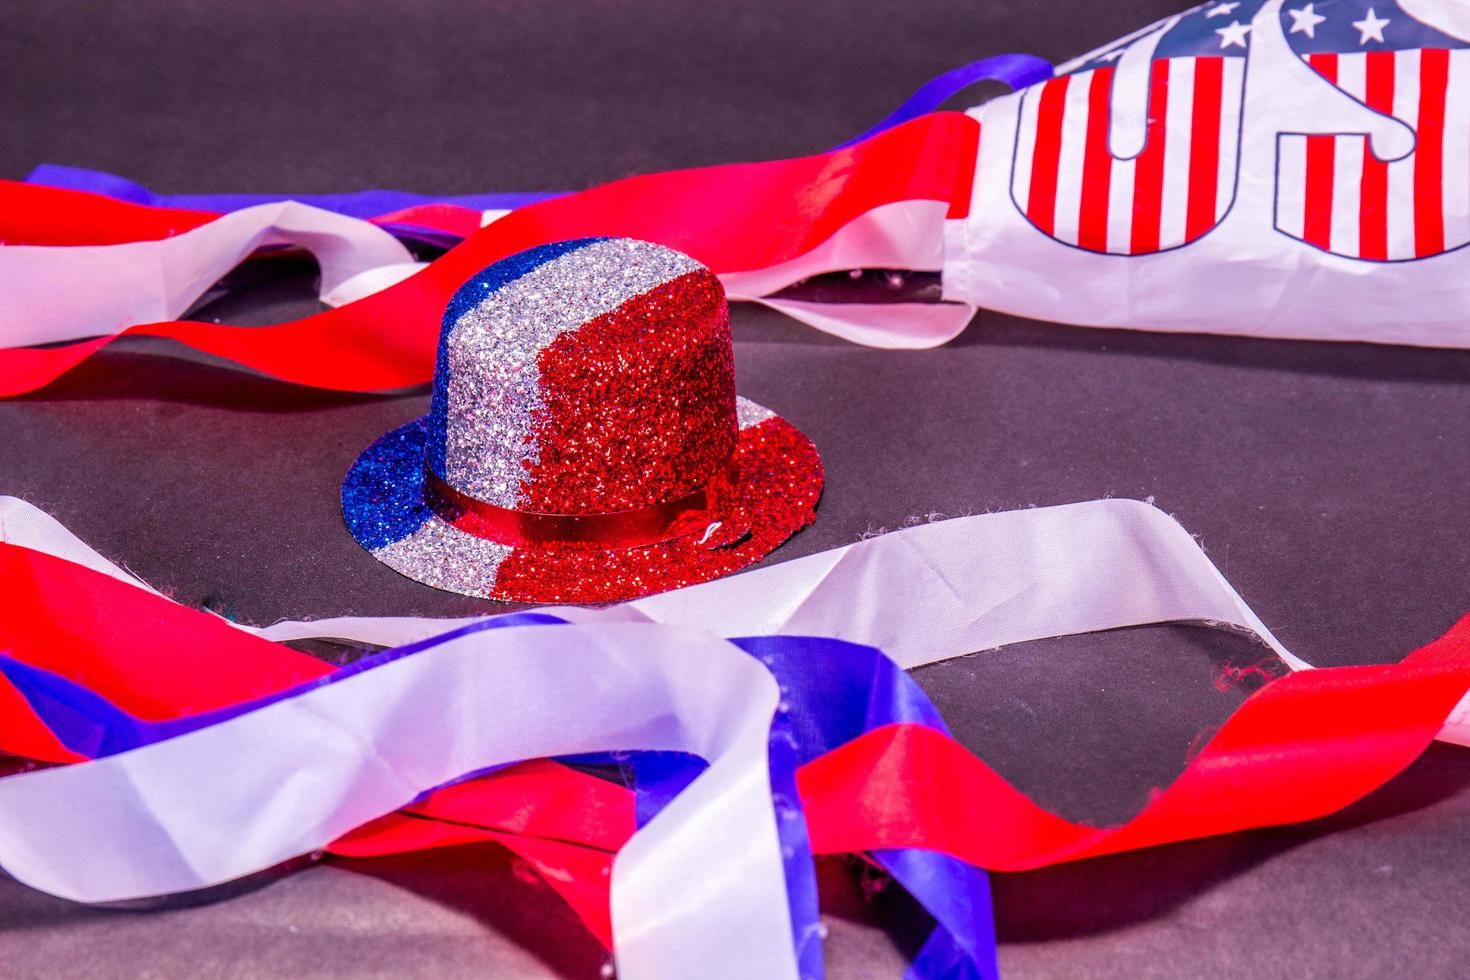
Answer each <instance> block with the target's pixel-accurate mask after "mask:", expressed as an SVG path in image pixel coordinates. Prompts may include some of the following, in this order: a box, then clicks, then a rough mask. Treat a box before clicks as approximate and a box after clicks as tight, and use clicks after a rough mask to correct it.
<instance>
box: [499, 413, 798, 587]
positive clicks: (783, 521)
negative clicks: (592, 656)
mask: <svg viewBox="0 0 1470 980" xmlns="http://www.w3.org/2000/svg"><path fill="white" fill-rule="evenodd" d="M735 452H736V461H737V463H738V465H739V468H740V477H739V479H740V488H739V493H738V495H737V496H736V498H735V499H734V500H733V501H732V506H731V509H730V510H729V512H728V513H727V514H726V515H725V523H726V528H725V529H728V528H730V527H733V528H736V529H742V528H749V534H748V535H743V536H741V537H739V538H738V539H737V541H736V542H735V543H731V544H726V545H725V546H724V547H719V546H718V545H719V544H720V543H721V542H723V541H726V540H728V536H727V534H724V533H716V534H714V535H711V536H710V538H709V539H708V540H706V541H704V542H703V543H702V544H701V543H700V538H701V536H702V535H701V534H688V535H685V536H684V537H682V538H678V539H676V540H673V541H666V542H663V543H661V544H656V545H649V546H647V547H643V548H626V549H621V550H611V551H609V550H596V549H588V548H578V547H555V546H553V547H548V548H527V549H517V550H516V551H514V552H512V553H511V554H510V556H509V557H507V558H506V559H505V561H504V562H502V563H501V565H500V570H499V574H498V575H497V576H496V580H495V590H494V592H493V593H492V594H491V598H495V599H507V600H515V601H520V602H548V603H558V602H562V603H598V602H618V601H621V600H624V599H635V598H637V597H638V596H644V595H649V594H651V593H654V592H665V591H667V590H669V589H677V588H681V587H683V586H686V585H694V584H696V583H699V582H707V581H709V580H710V579H714V578H719V577H720V576H721V575H728V574H729V573H731V572H734V571H738V570H739V569H741V568H744V567H746V566H747V565H750V564H752V563H754V562H757V561H759V560H760V559H762V558H764V557H765V556H766V555H768V554H770V553H771V552H772V551H773V550H775V548H776V546H777V545H779V544H780V543H781V542H782V541H785V540H786V539H787V538H788V537H790V536H791V535H792V534H795V533H796V532H797V531H799V530H801V529H802V528H804V527H806V526H807V525H808V524H810V523H811V522H812V521H813V520H815V518H816V508H817V501H818V500H819V499H820V498H821V495H822V461H821V458H820V457H819V456H818V455H817V449H816V447H815V446H813V445H812V444H811V441H810V440H808V439H807V438H806V436H804V435H802V434H801V433H800V432H799V431H797V429H796V428H795V427H794V426H792V425H791V424H790V423H789V422H786V421H785V420H783V419H780V418H772V419H767V420H766V421H764V422H761V423H759V424H758V425H753V426H751V427H750V428H748V429H745V430H743V431H742V432H741V433H740V441H739V444H738V445H737V447H736V450H735ZM725 529H722V530H725Z"/></svg>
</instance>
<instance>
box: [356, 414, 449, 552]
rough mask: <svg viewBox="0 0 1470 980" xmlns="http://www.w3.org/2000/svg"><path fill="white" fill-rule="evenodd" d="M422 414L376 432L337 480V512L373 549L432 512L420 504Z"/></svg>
mask: <svg viewBox="0 0 1470 980" xmlns="http://www.w3.org/2000/svg"><path fill="white" fill-rule="evenodd" d="M427 438H428V425H427V422H426V420H425V419H422V418H419V419H414V420H413V421H412V422H410V423H408V424H407V425H402V426H399V427H398V428H396V429H394V430H393V431H392V432H389V433H387V434H386V435H383V436H381V437H380V438H379V439H378V441H377V442H375V443H373V444H372V445H371V446H369V447H368V448H367V449H366V451H364V452H363V454H362V455H361V456H359V457H357V462H355V463H353V464H352V469H350V470H348V471H347V478H346V479H345V480H343V481H342V517H343V518H344V519H345V520H346V522H347V530H349V531H351V532H352V536H353V537H354V538H356V539H357V542H358V544H360V545H362V546H363V547H364V548H366V549H367V550H369V551H376V550H377V549H379V548H382V547H384V546H386V545H390V544H392V543H393V542H394V541H400V540H402V539H403V538H406V537H408V536H409V535H410V534H412V533H413V532H415V531H417V530H418V529H419V528H420V527H422V526H423V524H424V522H425V521H427V520H428V519H429V518H430V516H431V515H432V512H431V511H430V510H429V508H428V507H427V506H426V505H425V504H424V444H425V442H426V441H427Z"/></svg>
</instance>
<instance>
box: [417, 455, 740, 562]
mask: <svg viewBox="0 0 1470 980" xmlns="http://www.w3.org/2000/svg"><path fill="white" fill-rule="evenodd" d="M738 473H739V465H738V464H737V463H736V462H735V460H734V459H733V458H732V459H730V460H729V461H727V462H726V463H724V464H722V465H721V466H720V468H719V469H718V470H717V471H716V472H715V474H714V476H712V477H711V478H710V480H709V482H708V483H706V484H704V485H702V486H699V487H696V488H695V489H694V490H691V491H690V492H689V493H686V494H684V495H683V496H682V497H678V498H675V499H674V500H667V501H663V502H662V503H657V504H650V505H649V506H647V507H639V508H636V509H634V510H624V511H616V512H613V513H606V514H537V513H532V512H530V511H522V510H512V509H510V508H508V507H500V506H498V505H496V504H492V503H490V502H489V501H485V500H481V499H479V498H478V497H473V496H471V495H469V494H467V493H462V492H461V491H459V490H456V489H455V488H454V487H452V486H450V485H449V484H448V483H446V482H445V481H444V480H443V479H442V478H441V477H440V476H439V474H437V473H435V472H434V471H433V469H432V468H431V467H429V466H427V465H425V467H424V502H425V503H426V504H428V505H429V508H430V509H431V510H433V511H434V513H435V514H437V515H438V516H439V518H440V519H441V520H443V521H445V522H446V523H448V524H451V525H453V526H454V527H456V528H458V529H459V530H461V531H464V532H465V533H466V534H473V535H474V536H476V537H479V538H485V539H487V540H490V541H495V542H498V543H500V544H506V545H511V546H512V547H517V548H524V547H538V546H544V545H548V544H579V545H596V546H599V547H603V548H633V547H638V546H641V545H648V544H656V543H657V542H660V541H668V540H670V539H671V538H676V537H679V536H681V535H684V534H690V533H692V532H695V531H701V530H707V528H708V527H709V526H710V525H711V524H714V523H718V522H719V520H720V516H719V509H720V501H721V500H723V499H727V498H728V497H729V495H730V492H731V490H732V489H733V487H734V486H735V485H736V483H737V482H738V481H737V477H738Z"/></svg>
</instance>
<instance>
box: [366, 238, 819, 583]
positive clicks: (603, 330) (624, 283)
mask: <svg viewBox="0 0 1470 980" xmlns="http://www.w3.org/2000/svg"><path fill="white" fill-rule="evenodd" d="M821 487H822V468H821V462H820V460H819V458H818V457H817V453H816V449H815V448H814V447H813V446H812V444H811V443H810V442H809V441H808V440H807V439H806V437H805V436H803V435H802V434H801V433H800V432H798V431H797V430H796V429H795V428H794V427H793V426H791V425H790V424H789V423H787V422H785V421H783V420H782V419H780V418H778V417H776V416H775V415H774V414H773V413H771V412H769V411H767V410H765V409H763V408H761V407H759V406H757V405H754V404H752V403H750V402H748V401H746V400H744V399H741V398H738V397H737V396H736V394H735V366H734V351H733V347H732V345H731V341H730V321H729V312H728V309H727V307H726V305H725V295H724V290H723V288H722V287H721V285H720V283H719V280H718V279H717V278H716V277H715V276H714V274H713V273H712V272H710V270H708V269H707V268H705V267H704V266H702V265H700V264H699V263H698V262H696V261H695V260H694V259H692V258H690V257H689V256H687V255H684V254H683V253H680V252H676V251H674V250H673V249H669V248H665V247H663V246H661V245H654V244H652V243H649V242H642V241H636V240H633V239H627V238H594V239H579V240H575V241H569V242H557V243H554V244H550V245H543V246H539V247H537V248H533V249H530V250H528V251H525V252H521V253H518V254H516V255H513V256H510V257H509V258H506V259H502V260H501V261H499V262H496V263H495V264H493V265H491V266H489V267H488V268H486V269H484V270H483V271H482V272H480V273H479V274H478V275H476V276H474V277H473V278H472V279H470V280H469V281H468V282H467V283H465V284H464V285H463V286H462V287H461V288H460V289H459V291H458V292H456V293H455V294H454V296H453V298H452V299H451V300H450V302H449V304H448V307H447V309H446V310H445V313H444V320H443V327H442V332H441V335H440V340H439V351H438V358H437V360H436V364H435V372H434V386H433V394H432V396H431V398H430V404H429V413H428V414H427V415H426V416H424V417H423V418H421V419H416V420H414V421H412V422H409V423H408V424H406V425H404V426H401V427H399V428H398V429H395V430H393V431H392V432H389V433H388V434H387V435H385V436H383V437H382V438H380V439H379V440H378V441H377V442H375V443H374V444H373V445H372V446H371V447H369V448H368V450H367V451H366V452H364V453H363V454H362V456H361V457H359V458H358V460H357V462H356V463H355V464H354V465H353V467H352V469H351V471H350V472H349V473H348V475H347V478H346V480H345V482H344V483H343V486H342V507H343V514H344V516H345V518H346V521H347V526H348V529H349V530H350V531H351V532H352V534H353V536H354V537H355V538H356V539H357V540H358V542H359V543H360V544H362V545H363V547H365V548H367V549H368V550H369V551H371V552H372V553H373V555H374V556H375V557H377V558H378V559H379V560H380V561H382V562H383V563H385V564H387V565H388V566H390V567H391V568H393V569H395V570H396V571H398V572H401V573H402V574H404V575H407V576H409V577H410V578H414V579H417V580H418V581H421V582H424V583H426V584H429V585H432V586H435V587H436V588H441V589H447V590H450V591H454V592H461V593H464V594H466V595H477V596H485V597H488V598H496V599H515V600H521V601H530V602H606V601H614V600H619V599H627V598H632V597H635V596H639V595H646V594H648V593H650V592H658V591H662V590H664V589H670V588H676V587H679V586H682V585H689V584H693V583H695V582H702V581H707V580H709V579H711V578H715V577H717V576H720V575H724V574H727V573H729V572H732V571H735V570H737V569H739V568H742V567H744V566H746V565H748V564H750V563H751V562H754V561H757V560H759V559H760V558H762V557H764V556H765V555H766V554H768V553H769V552H770V551H771V550H772V549H773V548H775V547H776V546H777V545H778V544H780V543H781V542H782V541H783V540H785V539H786V538H787V537H789V536H790V535H791V534H793V533H794V532H796V531H798V530H800V529H801V528H802V527H804V526H806V525H807V524H809V523H810V522H811V521H812V520H813V518H814V516H815V508H816V504H817V499H818V497H819V496H820V494H821Z"/></svg>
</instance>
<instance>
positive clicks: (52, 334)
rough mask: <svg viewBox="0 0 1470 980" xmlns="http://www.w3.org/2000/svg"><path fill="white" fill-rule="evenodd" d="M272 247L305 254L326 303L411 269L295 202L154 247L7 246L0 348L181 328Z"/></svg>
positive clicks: (386, 249) (336, 218) (378, 241)
mask: <svg viewBox="0 0 1470 980" xmlns="http://www.w3.org/2000/svg"><path fill="white" fill-rule="evenodd" d="M269 245H296V246H300V247H302V248H305V249H306V250H307V251H309V252H311V254H312V255H313V256H315V257H316V260H317V263H318V265H320V266H321V294H322V296H323V298H325V297H328V296H331V295H332V294H333V293H334V291H336V290H337V289H339V288H340V287H341V286H342V285H343V283H345V282H347V281H349V280H351V279H352V278H353V277H354V276H357V275H359V274H360V273H362V272H364V271H367V270H369V269H376V268H380V267H383V266H396V265H402V264H403V263H411V262H412V261H413V256H412V255H411V254H409V251H408V249H407V248H405V247H404V246H403V244H402V243H401V242H399V241H398V240H397V239H395V238H394V237H393V236H392V235H390V234H388V232H386V231H384V230H383V229H381V228H379V227H377V226H376V225H374V224H372V223H371V222H367V221H363V220H361V219H358V218H349V217H347V216H345V215H340V214H334V213H332V212H331V211H323V210H322V209H320V208H314V207H309V206H308V205H305V204H300V203H297V202H295V201H284V202H281V203H277V204H261V205H257V206H255V207H251V208H244V209H243V210H240V211H235V212H232V213H230V214H227V215H224V216H223V217H220V218H218V219H216V220H214V221H211V222H209V223H208V224H204V225H200V226H199V227H198V228H195V229H193V230H191V231H186V232H183V233H182V234H179V235H175V236H173V237H171V238H163V239H159V240H157V241H147V242H127V243H124V244H121V245H65V246H61V245H56V246H52V245H4V246H0V347H24V346H27V345H31V344H45V343H52V342H55V341H63V340H78V339H81V338H83V337H97V336H102V335H109V334H114V333H117V332H118V331H120V330H122V329H124V328H125V327H130V326H132V325H134V324H138V323H155V322H158V321H161V320H175V319H178V318H179V317H181V316H183V315H184V313H185V312H186V311H187V310H188V309H189V308H190V307H191V306H193V305H194V303H195V302H197V301H198V300H199V298H200V297H201V296H203V295H204V294H205V292H207V291H208V290H209V288H210V287H211V286H213V285H214V284H215V283H216V282H218V281H219V280H220V279H221V278H223V277H224V275H225V274H226V273H228V272H229V271H230V270H231V269H233V268H234V267H235V266H237V265H239V264H240V263H241V262H243V261H245V259H246V258H247V257H249V255H250V254H251V253H252V252H254V251H255V250H256V249H258V248H263V247H265V246H269ZM77 283H86V284H87V288H86V289H77V288H76V284H77Z"/></svg>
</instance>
